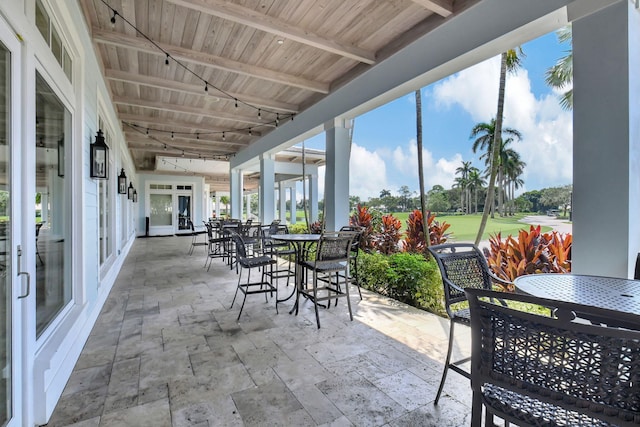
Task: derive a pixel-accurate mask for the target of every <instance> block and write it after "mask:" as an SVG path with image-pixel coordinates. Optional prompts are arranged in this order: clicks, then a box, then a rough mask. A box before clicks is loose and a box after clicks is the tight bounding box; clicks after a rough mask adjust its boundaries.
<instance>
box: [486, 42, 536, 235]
mask: <svg viewBox="0 0 640 427" xmlns="http://www.w3.org/2000/svg"><path fill="white" fill-rule="evenodd" d="M523 56H524V54H523V52H522V49H521V48H519V47H518V48H517V49H510V50H508V51H506V52H503V53H502V55H501V56H500V83H499V86H498V109H497V113H496V121H495V129H494V135H493V147H492V150H491V160H490V165H491V169H490V174H489V185H488V190H487V198H486V200H485V204H484V210H483V212H482V219H481V221H480V227H479V228H478V234H477V235H476V240H475V244H476V245H478V244H480V239H481V238H482V235H483V234H484V229H485V228H486V226H487V220H488V219H489V211H490V210H491V209H492V207H493V189H494V187H495V184H496V175H497V174H498V162H497V159H498V152H499V149H500V143H499V141H501V140H502V118H503V114H504V91H505V86H506V81H507V71H510V72H515V71H516V70H517V69H518V68H519V66H520V64H521V62H522V57H523Z"/></svg>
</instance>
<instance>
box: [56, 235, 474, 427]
mask: <svg viewBox="0 0 640 427" xmlns="http://www.w3.org/2000/svg"><path fill="white" fill-rule="evenodd" d="M190 244H191V239H190V238H187V237H162V238H146V239H144V238H141V239H137V240H136V242H135V243H134V245H133V247H132V249H131V252H130V253H129V255H128V257H127V259H126V261H125V264H124V266H123V268H122V270H121V271H120V274H119V276H118V279H117V281H116V283H115V285H114V287H113V290H112V291H111V293H110V295H109V297H108V299H107V301H106V303H105V306H104V308H103V310H102V312H101V314H100V316H99V318H98V320H97V322H96V324H95V326H94V328H93V331H92V333H91V335H90V337H89V339H88V341H87V343H86V345H85V347H84V349H83V351H82V354H81V356H80V358H79V360H78V362H77V364H76V366H75V369H74V371H73V373H72V375H71V378H70V379H69V382H68V383H67V385H66V388H65V390H64V393H63V395H62V397H61V399H60V401H59V403H58V405H57V407H56V409H55V411H54V413H53V415H52V417H51V419H50V422H49V423H48V424H47V426H48V427H54V426H55V427H57V426H76V427H81V426H82V427H93V426H136V427H141V426H153V427H162V426H174V427H182V426H197V427H202V426H242V425H244V426H315V425H322V426H398V427H399V426H466V425H469V424H470V412H471V409H470V405H471V391H470V387H469V383H468V381H467V380H466V379H464V378H463V377H461V376H459V375H457V374H456V373H453V372H451V373H450V374H449V376H448V378H447V383H446V385H445V390H444V394H443V397H442V398H441V400H440V404H439V405H438V406H437V407H436V406H434V405H433V399H434V397H435V393H436V390H437V386H438V382H439V380H440V375H441V372H442V366H443V360H444V356H445V352H446V346H447V335H448V321H447V320H446V319H443V318H440V317H438V316H435V315H432V314H429V313H426V312H423V311H420V310H416V309H414V308H412V307H408V306H406V305H404V304H400V303H398V302H395V301H393V300H389V299H387V298H383V297H380V296H378V295H376V294H373V293H370V292H367V291H365V290H363V291H362V293H363V297H364V299H363V300H362V301H361V300H360V298H359V297H358V295H357V289H355V288H352V292H351V301H352V307H353V311H354V320H353V322H351V321H349V314H348V310H347V306H346V301H345V300H344V299H343V300H340V302H339V303H338V305H337V306H336V307H331V308H330V309H329V310H326V309H322V310H321V313H320V316H321V325H322V328H321V329H317V327H316V324H315V314H314V310H313V304H311V303H309V302H308V301H305V302H303V303H301V307H300V312H299V314H298V315H297V316H295V315H290V314H288V311H289V309H290V308H291V307H292V305H293V302H292V301H291V300H290V301H287V302H284V303H281V304H279V314H276V307H275V302H274V300H273V299H271V298H270V299H269V302H268V303H265V300H264V297H263V295H249V296H248V297H247V302H246V305H245V307H244V311H243V313H242V317H241V318H240V321H239V322H237V321H236V317H237V315H238V310H239V304H238V303H237V302H236V305H235V306H234V307H233V308H231V309H230V308H229V305H230V304H231V301H232V299H233V295H234V292H235V289H236V284H237V280H238V278H237V275H236V273H235V271H232V270H230V269H229V267H228V266H227V265H226V264H224V263H223V261H222V260H221V259H214V260H213V263H212V266H211V268H210V270H209V271H207V269H206V268H203V265H204V261H205V254H204V251H202V250H201V248H197V249H200V250H198V251H196V253H194V254H193V255H191V256H188V255H187V252H188V250H189V245H190ZM243 277H245V276H243ZM279 289H280V292H281V294H282V293H285V294H286V293H288V292H290V291H291V290H292V289H293V288H292V287H291V286H289V287H287V286H286V283H285V281H284V280H280V282H279ZM456 332H457V334H456V336H457V339H456V351H459V352H462V353H465V354H466V353H467V352H468V351H469V344H470V338H469V334H468V332H469V331H468V328H458V329H457V330H456Z"/></svg>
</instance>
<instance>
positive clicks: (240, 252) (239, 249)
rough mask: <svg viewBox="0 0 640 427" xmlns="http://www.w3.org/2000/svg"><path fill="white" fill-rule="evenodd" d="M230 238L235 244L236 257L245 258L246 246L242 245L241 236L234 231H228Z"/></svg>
mask: <svg viewBox="0 0 640 427" xmlns="http://www.w3.org/2000/svg"><path fill="white" fill-rule="evenodd" d="M230 238H231V241H232V242H233V244H234V245H235V248H236V255H237V257H238V258H240V259H245V258H246V257H247V248H246V247H245V245H244V240H243V239H242V236H240V235H239V234H238V233H236V232H234V231H230Z"/></svg>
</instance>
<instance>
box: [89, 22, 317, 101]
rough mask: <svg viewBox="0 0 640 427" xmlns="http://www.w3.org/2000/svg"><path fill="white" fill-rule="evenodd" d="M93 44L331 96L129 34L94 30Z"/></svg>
mask: <svg viewBox="0 0 640 427" xmlns="http://www.w3.org/2000/svg"><path fill="white" fill-rule="evenodd" d="M92 36H93V40H95V41H96V42H98V43H103V44H107V45H111V46H117V47H122V48H127V49H135V50H137V51H140V52H145V53H149V54H152V55H158V56H163V57H164V56H165V54H164V52H163V51H165V52H168V53H169V54H170V55H171V56H172V57H173V58H175V59H176V60H178V61H184V62H191V63H193V64H199V65H204V66H207V67H213V68H217V69H220V70H224V71H229V72H231V73H236V74H242V75H245V76H249V77H253V78H257V79H262V80H267V81H270V82H275V83H279V84H282V85H285V86H293V87H297V88H300V89H305V90H309V91H312V92H318V93H324V94H327V93H329V85H328V84H327V83H320V82H316V81H312V80H309V79H305V78H302V77H298V76H294V75H292V74H286V73H281V72H279V71H274V70H269V69H267V68H264V67H257V66H255V65H249V64H245V63H242V62H239V61H234V60H231V59H228V58H222V57H220V56H216V55H211V54H208V53H203V52H198V51H196V50H191V49H186V48H183V47H180V46H173V45H167V44H163V43H159V42H155V44H156V45H157V46H158V47H159V48H160V49H162V50H163V51H161V50H159V49H158V47H156V46H155V45H154V44H153V43H151V42H150V41H149V40H146V39H144V38H142V37H132V36H128V35H126V34H122V33H117V32H114V31H105V30H102V29H100V28H98V27H93V28H92Z"/></svg>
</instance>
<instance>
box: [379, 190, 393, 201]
mask: <svg viewBox="0 0 640 427" xmlns="http://www.w3.org/2000/svg"><path fill="white" fill-rule="evenodd" d="M390 196H391V191H389V190H385V189H384V188H383V189H382V190H380V198H381V199H384V198H385V197H390Z"/></svg>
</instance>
